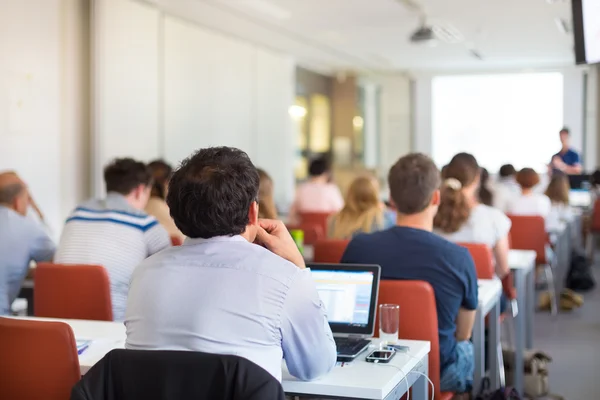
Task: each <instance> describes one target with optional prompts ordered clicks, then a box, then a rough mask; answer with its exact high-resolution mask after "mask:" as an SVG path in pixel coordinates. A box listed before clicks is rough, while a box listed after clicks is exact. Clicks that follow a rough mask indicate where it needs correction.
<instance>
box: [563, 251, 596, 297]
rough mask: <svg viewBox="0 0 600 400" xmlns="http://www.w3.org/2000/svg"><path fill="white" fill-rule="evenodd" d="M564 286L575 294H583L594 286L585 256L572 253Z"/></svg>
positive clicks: (594, 282)
mask: <svg viewBox="0 0 600 400" xmlns="http://www.w3.org/2000/svg"><path fill="white" fill-rule="evenodd" d="M565 286H566V287H567V288H569V289H571V290H574V291H576V292H585V291H588V290H591V289H593V288H594V286H596V281H595V280H594V277H593V275H592V270H591V266H590V262H589V260H588V259H587V257H586V256H584V255H582V254H580V253H577V252H573V254H572V255H571V266H570V267H569V272H568V273H567V279H566V282H565Z"/></svg>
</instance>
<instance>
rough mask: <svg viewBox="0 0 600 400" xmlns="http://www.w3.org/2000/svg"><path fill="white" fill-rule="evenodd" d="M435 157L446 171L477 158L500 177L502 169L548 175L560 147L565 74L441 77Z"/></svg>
mask: <svg viewBox="0 0 600 400" xmlns="http://www.w3.org/2000/svg"><path fill="white" fill-rule="evenodd" d="M431 115H432V147H433V149H432V150H433V158H434V160H435V161H436V163H437V164H438V165H440V166H442V165H444V164H446V163H448V162H449V161H450V159H451V158H452V156H453V155H454V154H456V153H459V152H463V151H464V152H468V153H472V154H473V155H474V156H475V157H476V158H477V160H478V161H479V163H480V165H482V166H483V167H485V168H487V169H488V170H489V171H490V173H496V172H497V171H498V169H499V168H500V166H501V165H503V164H506V163H511V164H513V165H514V166H515V167H516V168H517V169H519V168H523V167H531V168H534V169H536V170H537V171H538V172H545V171H546V170H547V168H546V164H548V163H549V162H550V159H551V157H552V155H553V154H555V153H556V152H557V151H558V148H559V146H560V144H559V141H558V140H559V139H558V132H559V130H560V128H561V127H562V124H563V76H562V74H561V73H557V72H556V73H555V72H551V73H535V74H506V75H474V76H440V77H436V78H434V79H433V82H432V114H431Z"/></svg>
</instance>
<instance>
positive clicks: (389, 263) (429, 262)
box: [342, 154, 477, 392]
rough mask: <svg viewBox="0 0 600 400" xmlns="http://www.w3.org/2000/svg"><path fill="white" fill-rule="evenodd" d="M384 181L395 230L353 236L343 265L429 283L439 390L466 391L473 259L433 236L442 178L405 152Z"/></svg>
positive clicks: (474, 284) (430, 163)
mask: <svg viewBox="0 0 600 400" xmlns="http://www.w3.org/2000/svg"><path fill="white" fill-rule="evenodd" d="M388 181H389V185H390V195H391V199H392V201H393V202H394V205H395V207H396V210H397V212H398V217H397V222H396V224H397V226H395V227H393V228H390V229H387V230H384V231H379V232H375V233H370V234H363V235H358V236H356V237H355V238H354V239H352V241H351V242H350V244H349V245H348V247H347V248H346V251H345V253H344V255H343V257H342V262H343V263H357V264H378V265H380V266H381V278H382V279H408V280H422V281H427V282H429V283H430V284H431V286H432V287H433V290H434V292H435V299H436V308H437V315H438V325H439V339H440V364H441V382H440V386H441V390H442V391H454V392H465V391H467V390H468V389H469V387H470V386H471V385H472V380H473V369H474V362H475V360H474V357H473V344H472V343H471V342H470V341H469V339H470V337H471V334H472V331H473V322H474V319H475V310H476V309H477V276H476V273H475V265H474V264H473V259H472V258H471V256H470V255H469V252H468V251H467V249H465V248H462V247H460V246H458V245H456V244H454V243H451V242H449V241H447V240H446V239H444V238H442V237H440V236H438V235H436V234H434V233H432V230H433V218H434V216H435V214H436V212H437V209H438V205H439V203H440V191H439V187H440V183H441V182H440V181H441V179H440V172H439V170H438V169H437V167H436V166H435V164H434V163H433V161H432V160H431V159H430V158H429V157H427V156H425V155H423V154H409V155H407V156H404V157H402V158H400V159H399V160H398V162H396V164H395V165H394V166H393V167H392V168H391V170H390V172H389V175H388ZM415 301H418V299H415ZM417 322H418V321H415V323H417Z"/></svg>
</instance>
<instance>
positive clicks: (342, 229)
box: [327, 176, 384, 239]
mask: <svg viewBox="0 0 600 400" xmlns="http://www.w3.org/2000/svg"><path fill="white" fill-rule="evenodd" d="M381 205H382V203H381V201H380V200H379V193H378V190H377V185H376V183H375V180H374V179H373V178H372V177H368V176H361V177H358V178H356V179H355V180H354V181H353V182H352V184H351V185H350V189H348V195H347V196H346V201H345V206H344V207H343V208H342V210H341V211H340V212H338V213H337V214H334V215H333V216H331V218H330V219H329V228H328V232H327V236H328V237H329V238H331V239H351V238H352V237H353V236H355V235H356V234H358V233H370V232H374V231H379V230H382V229H384V213H383V207H382V206H381Z"/></svg>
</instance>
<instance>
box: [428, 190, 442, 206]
mask: <svg viewBox="0 0 600 400" xmlns="http://www.w3.org/2000/svg"><path fill="white" fill-rule="evenodd" d="M441 199H442V195H441V194H440V191H439V189H438V190H436V191H435V192H433V194H432V195H431V203H430V204H431V205H432V206H439V205H440V202H441Z"/></svg>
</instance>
